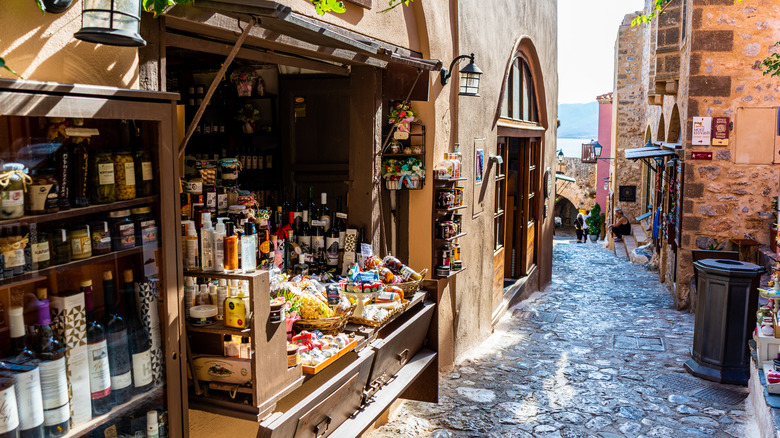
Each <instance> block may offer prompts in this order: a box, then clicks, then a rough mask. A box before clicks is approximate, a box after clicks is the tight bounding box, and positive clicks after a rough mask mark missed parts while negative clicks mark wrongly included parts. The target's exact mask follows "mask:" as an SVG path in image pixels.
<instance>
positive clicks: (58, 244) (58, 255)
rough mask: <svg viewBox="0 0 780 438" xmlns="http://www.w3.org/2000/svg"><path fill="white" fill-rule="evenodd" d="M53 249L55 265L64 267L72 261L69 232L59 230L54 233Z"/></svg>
mask: <svg viewBox="0 0 780 438" xmlns="http://www.w3.org/2000/svg"><path fill="white" fill-rule="evenodd" d="M51 249H52V253H53V257H52V260H51V263H52V264H53V265H62V264H64V263H70V261H71V250H72V249H71V246H70V240H69V239H68V230H66V229H65V228H58V229H56V230H54V231H53V232H52V241H51Z"/></svg>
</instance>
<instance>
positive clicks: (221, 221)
mask: <svg viewBox="0 0 780 438" xmlns="http://www.w3.org/2000/svg"><path fill="white" fill-rule="evenodd" d="M224 220H225V218H222V217H220V218H217V228H215V231H216V232H217V233H219V234H226V232H225V222H224Z"/></svg>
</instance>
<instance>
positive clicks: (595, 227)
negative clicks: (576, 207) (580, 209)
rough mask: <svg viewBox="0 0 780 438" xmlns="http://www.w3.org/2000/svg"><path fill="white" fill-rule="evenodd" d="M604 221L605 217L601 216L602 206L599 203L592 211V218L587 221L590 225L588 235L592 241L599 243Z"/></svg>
mask: <svg viewBox="0 0 780 438" xmlns="http://www.w3.org/2000/svg"><path fill="white" fill-rule="evenodd" d="M603 221H604V215H603V214H601V206H600V205H599V203H598V202H597V203H596V205H594V206H593V208H592V209H591V210H590V216H589V217H588V219H587V220H586V221H585V222H586V225H588V233H590V241H591V242H597V241H598V240H599V235H600V234H601V224H602V223H603Z"/></svg>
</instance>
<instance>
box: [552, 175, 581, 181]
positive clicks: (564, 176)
mask: <svg viewBox="0 0 780 438" xmlns="http://www.w3.org/2000/svg"><path fill="white" fill-rule="evenodd" d="M555 179H559V180H561V181H566V182H573V183H576V182H577V180H576V179H574V178H572V177H570V176H566V175H564V174H562V173H556V174H555Z"/></svg>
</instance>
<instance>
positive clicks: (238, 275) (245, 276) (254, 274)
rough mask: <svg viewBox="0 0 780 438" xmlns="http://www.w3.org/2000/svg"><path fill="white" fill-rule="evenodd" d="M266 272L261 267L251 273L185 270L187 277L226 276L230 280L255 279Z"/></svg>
mask: <svg viewBox="0 0 780 438" xmlns="http://www.w3.org/2000/svg"><path fill="white" fill-rule="evenodd" d="M264 272H266V271H263V270H259V269H258V270H257V271H255V272H250V273H249V274H244V273H240V272H237V273H225V272H217V271H200V270H196V271H187V270H185V271H184V276H185V277H197V278H216V279H220V278H224V279H226V280H230V279H238V280H250V279H253V278H255V277H258V276H260V275H262V274H263V273H264Z"/></svg>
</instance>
